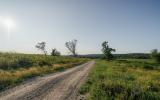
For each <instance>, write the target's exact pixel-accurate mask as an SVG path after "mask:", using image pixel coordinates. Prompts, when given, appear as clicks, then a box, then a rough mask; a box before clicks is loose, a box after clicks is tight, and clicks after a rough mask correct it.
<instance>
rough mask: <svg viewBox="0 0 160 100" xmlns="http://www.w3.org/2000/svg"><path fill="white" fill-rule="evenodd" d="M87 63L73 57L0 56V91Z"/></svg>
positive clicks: (84, 60)
mask: <svg viewBox="0 0 160 100" xmlns="http://www.w3.org/2000/svg"><path fill="white" fill-rule="evenodd" d="M2 59H3V61H2ZM87 61H88V59H84V58H73V57H53V56H43V55H26V54H0V91H2V90H5V89H6V88H9V87H13V86H15V85H17V84H19V83H21V82H23V81H24V80H26V79H28V78H31V77H35V76H42V75H44V74H48V73H53V72H58V71H64V70H65V69H67V68H71V67H74V66H76V65H80V64H82V63H85V62H87Z"/></svg>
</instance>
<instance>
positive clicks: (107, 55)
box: [102, 41, 116, 60]
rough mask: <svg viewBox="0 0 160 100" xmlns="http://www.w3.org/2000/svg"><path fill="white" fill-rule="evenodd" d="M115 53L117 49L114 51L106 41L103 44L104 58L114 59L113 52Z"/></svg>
mask: <svg viewBox="0 0 160 100" xmlns="http://www.w3.org/2000/svg"><path fill="white" fill-rule="evenodd" d="M115 51H116V50H115V49H112V48H110V47H109V45H108V42H106V41H104V42H103V43H102V52H103V54H104V57H105V58H106V59H107V60H111V59H113V55H112V52H115Z"/></svg>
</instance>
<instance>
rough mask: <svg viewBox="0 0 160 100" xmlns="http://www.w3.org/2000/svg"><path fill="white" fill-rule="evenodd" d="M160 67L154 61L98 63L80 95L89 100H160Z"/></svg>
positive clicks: (81, 89)
mask: <svg viewBox="0 0 160 100" xmlns="http://www.w3.org/2000/svg"><path fill="white" fill-rule="evenodd" d="M146 66H150V67H151V68H150V67H149V68H148V67H146ZM159 67H160V66H159V65H158V64H156V63H154V62H153V61H151V60H118V61H111V62H107V61H102V60H98V61H97V62H96V64H95V66H94V68H93V69H92V71H91V73H90V74H89V76H88V79H87V81H86V83H85V84H84V85H82V87H81V88H80V90H79V92H80V94H82V95H86V97H87V100H160V69H159Z"/></svg>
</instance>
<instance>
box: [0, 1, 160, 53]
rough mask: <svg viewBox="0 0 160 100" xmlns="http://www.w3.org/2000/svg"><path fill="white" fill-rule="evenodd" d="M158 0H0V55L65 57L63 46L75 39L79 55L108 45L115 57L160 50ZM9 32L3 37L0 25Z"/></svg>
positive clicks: (97, 51) (3, 33)
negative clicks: (43, 51)
mask: <svg viewBox="0 0 160 100" xmlns="http://www.w3.org/2000/svg"><path fill="white" fill-rule="evenodd" d="M159 5H160V1H159V0H0V22H1V23H0V51H16V52H22V53H39V51H37V49H35V44H36V43H37V42H41V41H45V42H47V50H48V51H50V50H51V48H57V49H58V50H59V51H60V52H61V53H62V54H68V51H67V49H66V47H65V45H64V44H65V42H66V41H69V40H72V39H77V40H78V53H79V54H91V53H101V43H102V42H103V41H105V40H106V41H109V43H110V45H111V46H112V47H113V48H116V50H117V52H116V53H133V52H150V50H151V49H154V48H157V49H160V6H159ZM6 18H10V19H11V20H12V21H13V23H14V27H13V28H12V29H10V32H9V34H8V32H7V29H6V27H5V26H4V25H3V21H4V20H5V19H6Z"/></svg>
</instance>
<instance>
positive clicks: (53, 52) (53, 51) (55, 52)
mask: <svg viewBox="0 0 160 100" xmlns="http://www.w3.org/2000/svg"><path fill="white" fill-rule="evenodd" d="M51 55H52V56H60V55H61V54H60V52H59V51H57V50H56V49H55V48H54V49H52V52H51Z"/></svg>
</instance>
